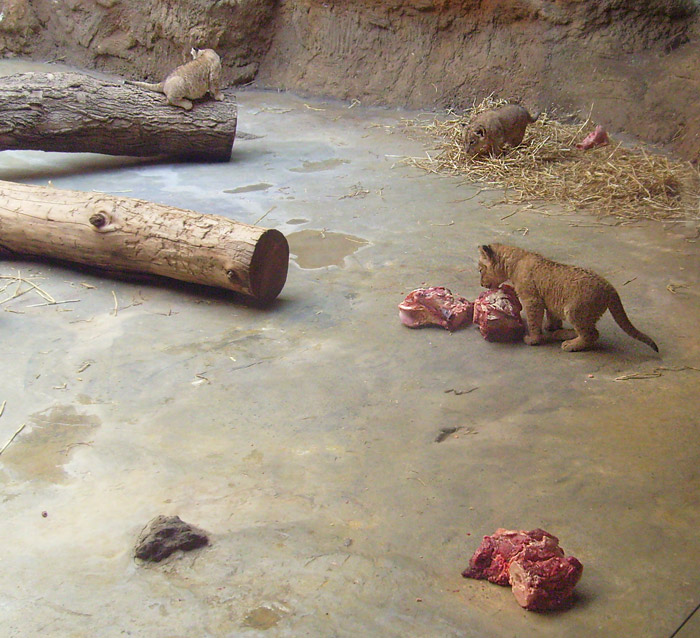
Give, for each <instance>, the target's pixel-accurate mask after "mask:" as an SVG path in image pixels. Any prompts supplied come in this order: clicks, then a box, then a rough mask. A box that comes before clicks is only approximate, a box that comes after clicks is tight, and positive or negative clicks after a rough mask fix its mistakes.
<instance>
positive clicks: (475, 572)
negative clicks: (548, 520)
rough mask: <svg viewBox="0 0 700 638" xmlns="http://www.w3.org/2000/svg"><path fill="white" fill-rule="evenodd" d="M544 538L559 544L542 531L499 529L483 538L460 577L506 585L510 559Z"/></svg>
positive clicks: (554, 538)
mask: <svg viewBox="0 0 700 638" xmlns="http://www.w3.org/2000/svg"><path fill="white" fill-rule="evenodd" d="M546 537H549V538H552V539H553V540H554V541H555V544H556V543H558V542H559V539H557V537H556V536H552V535H551V534H549V533H547V532H545V531H544V530H542V529H533V530H532V531H531V532H523V531H516V530H511V529H503V528H502V527H501V528H499V529H497V530H496V532H495V533H494V534H492V535H491V536H484V540H483V541H481V545H479V547H478V549H477V550H476V551H475V552H474V555H473V556H472V557H471V559H470V560H469V567H467V569H465V570H464V571H463V572H462V576H464V577H465V578H479V579H486V580H488V581H489V582H491V583H496V585H503V586H505V585H508V584H509V582H510V581H509V577H510V572H509V569H508V566H509V564H510V561H511V559H512V558H513V557H514V556H515V555H516V554H518V553H520V552H521V551H522V550H523V549H524V548H525V547H526V546H527V545H529V544H530V543H535V542H537V541H540V540H542V539H543V538H546Z"/></svg>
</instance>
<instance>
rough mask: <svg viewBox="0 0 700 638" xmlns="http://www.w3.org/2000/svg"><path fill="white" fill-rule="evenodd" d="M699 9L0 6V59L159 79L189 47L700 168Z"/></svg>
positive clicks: (283, 77)
mask: <svg viewBox="0 0 700 638" xmlns="http://www.w3.org/2000/svg"><path fill="white" fill-rule="evenodd" d="M698 5H699V3H698V2H697V1H696V0H649V1H647V2H636V1H633V0H461V1H460V0H455V1H450V0H326V1H321V0H286V1H285V0H279V1H276V0H215V1H211V0H181V1H179V2H178V1H176V0H151V1H150V2H140V1H137V0H63V1H62V2H60V3H54V2H51V0H33V1H32V2H29V1H28V0H0V14H2V16H3V17H2V19H0V46H2V47H3V49H4V51H5V54H8V53H15V54H21V55H25V56H31V57H35V58H42V59H62V60H64V61H66V62H69V63H72V64H77V65H79V66H84V67H90V68H97V69H100V70H104V71H109V72H116V73H121V74H123V75H126V76H129V77H149V78H159V77H161V76H163V75H164V74H165V73H167V71H168V70H169V69H171V68H172V67H173V66H174V65H176V64H179V63H181V62H182V61H184V60H185V59H186V56H187V52H188V51H189V48H190V47H191V46H198V47H203V46H211V47H214V48H216V49H217V50H218V51H219V52H220V54H221V55H222V58H223V63H224V78H225V80H226V82H228V83H229V84H240V83H245V82H250V81H252V80H255V82H256V83H257V84H258V85H260V86H266V87H273V88H282V89H290V90H293V91H297V92H301V93H307V94H319V95H328V96H333V97H338V98H342V99H359V100H360V101H361V102H362V103H364V104H386V105H395V106H406V107H415V108H433V107H456V108H461V107H464V106H468V105H470V104H471V103H472V102H473V101H474V100H480V99H481V98H482V97H484V96H485V95H488V94H489V93H495V94H496V95H498V96H502V97H509V98H516V99H519V100H521V101H522V102H523V103H524V104H526V105H528V106H529V107H531V108H533V109H536V110H541V109H551V108H552V107H556V108H558V109H559V110H560V111H561V112H565V113H578V114H579V115H583V116H585V115H587V114H588V113H589V111H590V112H592V116H593V118H594V119H595V120H596V121H597V122H600V123H602V124H604V125H605V126H607V127H609V129H610V130H611V131H614V132H616V133H621V132H625V133H628V134H630V135H633V136H635V137H638V138H640V139H643V140H646V141H649V142H653V143H658V144H670V145H671V147H672V148H673V149H674V150H675V151H677V152H678V153H679V154H680V155H682V156H684V157H687V158H689V159H694V160H695V161H697V160H698V159H700V113H698V109H697V107H696V103H697V96H698V95H699V94H700V47H699V46H698V44H700V18H699V13H698V9H699V6H698Z"/></svg>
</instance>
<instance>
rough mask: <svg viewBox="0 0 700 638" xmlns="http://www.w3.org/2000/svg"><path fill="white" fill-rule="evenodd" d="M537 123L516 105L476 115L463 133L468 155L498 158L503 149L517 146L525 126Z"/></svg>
mask: <svg viewBox="0 0 700 638" xmlns="http://www.w3.org/2000/svg"><path fill="white" fill-rule="evenodd" d="M536 121H537V116H536V117H532V116H531V115H530V113H528V111H527V109H526V108H524V107H522V106H520V105H518V104H506V105H504V106H499V107H497V108H495V109H490V110H488V111H483V112H481V113H479V114H478V115H477V116H476V117H475V118H474V119H473V120H472V121H471V122H469V123H468V124H466V125H465V126H464V128H463V129H462V142H463V144H464V150H465V152H466V153H467V155H470V156H474V155H488V154H490V155H498V154H500V153H501V152H503V149H504V148H505V146H506V145H508V146H518V144H520V142H522V141H523V137H524V136H525V129H526V128H527V125H528V124H532V123H533V122H536Z"/></svg>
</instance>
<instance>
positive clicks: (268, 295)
mask: <svg viewBox="0 0 700 638" xmlns="http://www.w3.org/2000/svg"><path fill="white" fill-rule="evenodd" d="M288 269H289V244H288V243H287V238H286V237H285V236H284V235H283V234H282V233H281V232H280V231H279V230H275V229H274V228H271V229H268V230H266V231H265V232H264V233H263V234H262V235H261V236H260V238H259V239H258V242H257V244H256V245H255V251H254V252H253V258H252V260H251V262H250V291H251V294H252V295H253V297H255V298H256V299H258V300H259V301H261V302H262V303H270V302H271V301H273V300H274V299H275V298H276V297H277V295H279V294H280V292H282V288H284V284H285V282H286V281H287V271H288Z"/></svg>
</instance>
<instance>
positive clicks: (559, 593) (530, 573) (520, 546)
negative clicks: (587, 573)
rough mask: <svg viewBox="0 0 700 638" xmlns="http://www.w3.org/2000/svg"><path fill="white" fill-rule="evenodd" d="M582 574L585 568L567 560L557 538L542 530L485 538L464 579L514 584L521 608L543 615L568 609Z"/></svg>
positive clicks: (506, 532)
mask: <svg viewBox="0 0 700 638" xmlns="http://www.w3.org/2000/svg"><path fill="white" fill-rule="evenodd" d="M582 572H583V565H582V564H581V563H580V561H579V560H578V559H576V558H574V557H573V556H568V557H567V556H565V554H564V550H562V548H561V547H559V539H558V538H557V537H556V536H553V535H552V534H550V533H548V532H545V531H544V530H542V529H534V530H532V531H529V532H525V531H516V530H507V529H502V528H501V529H497V530H496V532H495V533H494V534H492V535H491V536H484V540H483V541H482V543H481V545H480V546H479V547H478V549H477V550H476V552H474V555H473V556H472V557H471V559H470V561H469V567H468V568H467V569H465V570H464V571H463V572H462V576H464V577H465V578H480V579H487V580H489V581H490V582H492V583H496V584H497V585H504V586H505V585H508V584H510V585H511V586H512V588H513V595H514V596H515V599H516V600H517V601H518V604H520V605H521V606H522V607H524V608H525V609H528V610H538V611H542V610H551V609H561V608H562V607H565V606H566V605H567V603H568V602H569V600H570V599H571V595H572V594H573V590H574V587H575V586H576V583H578V581H579V579H580V578H581V574H582Z"/></svg>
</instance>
